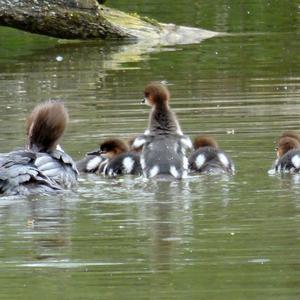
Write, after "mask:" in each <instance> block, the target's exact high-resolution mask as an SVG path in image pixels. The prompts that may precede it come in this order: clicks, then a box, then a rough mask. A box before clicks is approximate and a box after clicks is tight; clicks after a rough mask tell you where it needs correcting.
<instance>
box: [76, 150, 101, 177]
mask: <svg viewBox="0 0 300 300" xmlns="http://www.w3.org/2000/svg"><path fill="white" fill-rule="evenodd" d="M106 164H107V159H106V158H105V157H103V156H102V155H101V151H100V149H99V148H98V149H95V150H93V151H90V152H87V153H86V154H85V157H84V158H83V159H81V160H78V161H76V167H77V169H78V171H79V172H80V173H97V174H101V173H102V172H103V169H104V167H105V165H106Z"/></svg>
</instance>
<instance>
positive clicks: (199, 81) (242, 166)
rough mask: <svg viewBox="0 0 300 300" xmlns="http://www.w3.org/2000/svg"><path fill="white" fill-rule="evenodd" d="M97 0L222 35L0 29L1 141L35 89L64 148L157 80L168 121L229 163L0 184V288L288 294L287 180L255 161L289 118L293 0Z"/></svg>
mask: <svg viewBox="0 0 300 300" xmlns="http://www.w3.org/2000/svg"><path fill="white" fill-rule="evenodd" d="M108 3H111V4H112V5H113V6H114V7H117V8H120V9H122V10H126V11H137V12H138V13H140V14H144V15H148V16H150V17H155V18H157V19H159V20H161V21H163V22H175V23H177V24H184V25H189V26H198V27H203V28H205V29H209V30H216V31H222V32H230V33H232V35H228V36H224V37H218V38H212V39H208V40H205V41H203V42H202V43H201V44H196V45H184V46H168V47H157V48H151V49H149V48H147V47H144V46H142V45H134V44H126V43H123V44H121V45H120V44H118V43H116V42H109V41H105V42H101V41H100V42H97V41H94V42H75V43H74V42H72V43H65V42H63V41H59V40H56V39H49V38H46V37H37V36H33V35H29V34H25V33H22V32H19V31H15V30H12V29H7V28H0V127H1V134H0V151H1V152H6V151H10V150H12V149H13V148H15V147H18V146H21V145H23V144H24V142H25V137H24V120H25V118H26V115H27V114H28V112H29V111H30V110H31V109H32V107H33V106H34V105H35V104H36V103H39V102H40V101H44V100H47V99H62V100H64V101H65V103H66V106H67V107H68V109H69V114H70V119H71V121H70V124H69V127H68V130H67V132H66V134H65V136H64V139H63V142H62V144H63V147H64V149H65V150H66V151H67V152H68V153H70V154H71V155H72V156H73V157H74V158H75V159H79V158H81V157H82V156H83V155H84V153H85V152H87V151H89V150H91V149H94V148H95V146H97V144H98V143H99V141H100V140H101V139H103V138H105V137H108V136H119V137H128V136H131V135H132V134H136V133H140V132H142V131H143V130H144V129H145V128H146V125H147V118H148V113H149V109H148V108H147V107H144V106H141V105H140V99H141V96H142V91H143V87H144V86H145V84H147V83H148V82H149V81H152V80H166V81H168V83H169V88H170V91H171V94H172V99H171V106H172V108H173V109H174V110H175V111H176V113H177V115H178V118H179V120H180V123H181V126H182V129H183V131H184V132H185V133H186V134H188V135H190V136H191V137H193V136H195V135H196V134H198V133H203V132H204V133H209V134H213V135H214V136H215V137H216V138H217V140H218V141H219V144H220V146H221V147H222V148H223V149H224V150H226V151H227V152H228V153H229V154H230V155H231V156H232V158H233V160H234V161H235V163H236V169H237V173H236V175H235V176H234V177H226V176H225V177H222V176H221V177H218V176H196V177H192V178H188V179H186V180H184V181H182V182H171V183H170V182H156V181H145V180H143V179H142V178H132V177H123V178H120V179H117V180H108V179H106V178H102V177H99V176H94V175H89V176H81V177H80V182H79V186H78V190H77V191H76V192H74V193H71V192H70V193H66V194H64V195H59V196H55V197H44V196H39V197H1V199H0V299H1V300H4V299H5V300H6V299H10V300H13V299H40V298H43V299H45V300H46V299H51V300H53V299H72V300H73V299H228V300H229V299H230V300H231V299H272V300H273V299H288V300H290V299H299V297H300V177H299V176H283V177H280V176H269V175H268V174H267V170H268V169H269V168H270V166H271V164H272V162H273V160H274V158H275V151H274V140H275V139H276V137H277V136H278V135H279V134H280V133H281V132H282V131H284V130H286V129H291V130H298V131H300V122H299V120H300V55H299V53H300V51H299V50H300V39H299V36H300V32H299V28H300V27H299V25H300V20H299V19H300V8H299V5H300V3H299V1H296V0H290V1H284V0H282V1H259V0H255V1H224V0H223V1H221V0H218V1H199V0H198V1H178V0H175V1H163V2H161V1H158V0H156V1H138V0H134V1H130V3H128V1H120V0H119V1H109V0H108ZM170 5H171V7H172V11H170ZM57 56H62V57H63V60H62V61H61V62H58V61H57V60H56V57H57ZM232 133H234V134H232Z"/></svg>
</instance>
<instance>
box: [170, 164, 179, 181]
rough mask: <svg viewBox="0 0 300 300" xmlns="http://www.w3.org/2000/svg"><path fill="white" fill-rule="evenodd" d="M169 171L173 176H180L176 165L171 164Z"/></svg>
mask: <svg viewBox="0 0 300 300" xmlns="http://www.w3.org/2000/svg"><path fill="white" fill-rule="evenodd" d="M170 173H171V175H172V176H173V177H175V178H180V174H179V172H178V171H177V169H176V167H175V166H171V167H170Z"/></svg>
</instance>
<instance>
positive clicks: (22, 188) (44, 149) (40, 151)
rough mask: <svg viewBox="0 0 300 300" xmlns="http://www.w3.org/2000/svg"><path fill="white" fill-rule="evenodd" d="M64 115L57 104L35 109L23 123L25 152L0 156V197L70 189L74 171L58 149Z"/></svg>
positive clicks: (74, 179) (46, 104)
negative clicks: (24, 128)
mask: <svg viewBox="0 0 300 300" xmlns="http://www.w3.org/2000/svg"><path fill="white" fill-rule="evenodd" d="M67 122H68V113H67V111H66V109H65V107H64V105H63V104H62V103H60V102H58V101H48V102H45V103H43V104H40V105H37V106H36V107H35V108H34V109H33V111H32V112H31V114H30V115H29V117H28V118H27V122H26V133H27V143H28V144H27V148H26V149H25V150H17V151H13V152H10V153H8V154H6V155H3V156H1V159H0V193H1V194H7V195H16V194H24V195H26V194H31V193H47V192H52V191H57V190H63V189H68V188H72V187H74V186H75V185H76V183H77V175H78V171H77V169H76V166H75V164H74V162H73V160H72V158H71V157H70V156H69V155H67V154H66V153H65V152H64V151H63V150H62V149H61V148H60V146H59V144H58V142H59V140H60V138H61V137H62V135H63V133H64V131H65V128H66V125H67Z"/></svg>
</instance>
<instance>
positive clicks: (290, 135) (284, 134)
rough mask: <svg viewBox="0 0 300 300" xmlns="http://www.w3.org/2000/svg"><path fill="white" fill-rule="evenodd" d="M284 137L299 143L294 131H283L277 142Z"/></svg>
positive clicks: (299, 135)
mask: <svg viewBox="0 0 300 300" xmlns="http://www.w3.org/2000/svg"><path fill="white" fill-rule="evenodd" d="M284 137H290V138H294V139H295V140H297V141H298V142H299V143H300V134H299V133H297V132H295V131H292V130H287V131H284V132H283V133H282V135H281V136H280V137H279V138H278V142H279V140H280V139H281V138H284Z"/></svg>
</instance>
